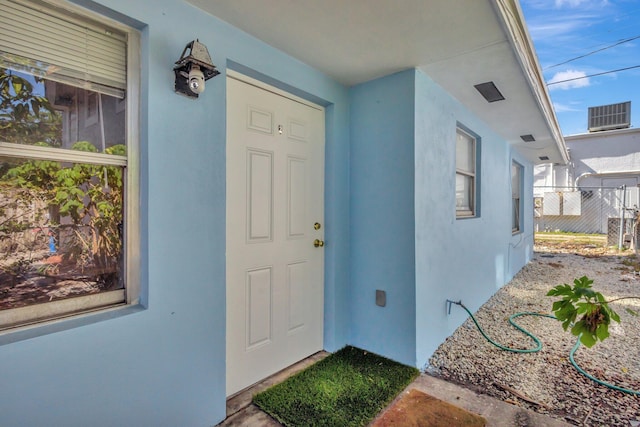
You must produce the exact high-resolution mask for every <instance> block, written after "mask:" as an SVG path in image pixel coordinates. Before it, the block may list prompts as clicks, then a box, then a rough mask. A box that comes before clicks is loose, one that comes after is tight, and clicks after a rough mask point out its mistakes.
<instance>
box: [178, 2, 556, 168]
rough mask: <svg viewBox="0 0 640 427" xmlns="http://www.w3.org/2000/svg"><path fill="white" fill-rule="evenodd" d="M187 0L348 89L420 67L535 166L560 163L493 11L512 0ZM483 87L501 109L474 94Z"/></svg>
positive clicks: (549, 131)
mask: <svg viewBox="0 0 640 427" xmlns="http://www.w3.org/2000/svg"><path fill="white" fill-rule="evenodd" d="M187 1H188V2H189V3H191V4H193V5H194V6H196V7H198V8H200V9H202V10H204V11H206V12H208V13H210V14H212V15H214V16H216V17H218V18H220V19H221V20H223V21H226V22H228V23H229V24H231V25H233V26H235V27H237V28H239V29H241V30H243V31H245V32H247V33H248V34H251V35H252V36H254V37H256V38H258V39H260V40H262V41H264V42H265V43H267V44H269V45H271V46H273V47H275V48H277V49H280V50H282V51H283V52H285V53H287V54H289V55H291V56H293V57H295V58H297V59H299V60H301V61H302V62H304V63H307V64H309V65H310V66H312V67H313V68H316V69H318V70H320V71H322V72H323V73H325V74H327V75H329V76H331V77H332V78H334V79H335V80H337V81H338V82H341V83H342V84H344V85H346V86H352V85H356V84H359V83H363V82H366V81H368V80H372V79H375V78H378V77H382V76H385V75H388V74H391V73H394V72H397V71H401V70H406V69H409V68H419V69H421V70H423V71H424V72H425V73H426V74H427V75H428V76H429V77H431V78H432V79H433V80H434V81H435V82H436V83H438V84H439V85H440V86H442V87H443V88H444V89H445V90H446V91H448V92H449V93H451V94H452V95H453V96H454V97H455V98H456V99H458V100H459V101H460V102H461V103H463V104H464V105H466V106H467V107H469V108H470V110H471V111H473V112H474V113H475V114H476V115H478V116H479V117H480V118H482V119H483V120H484V121H486V122H487V123H488V124H489V125H490V126H491V127H492V128H493V129H495V130H496V131H497V132H498V133H499V134H500V135H501V136H502V137H504V138H505V139H506V140H507V141H509V142H510V143H512V144H514V145H517V146H519V147H520V148H521V152H522V153H523V154H524V155H525V156H526V157H527V158H528V159H530V160H531V161H533V162H536V163H540V160H539V157H540V156H548V157H549V161H550V162H560V163H563V161H564V159H563V157H564V156H563V154H562V153H561V151H562V149H561V148H560V147H559V146H558V143H557V142H556V139H557V137H554V133H553V131H552V129H550V124H549V120H548V118H547V117H546V116H545V114H544V113H543V112H542V111H541V108H540V106H539V102H537V100H536V97H535V95H534V93H533V92H532V88H531V84H530V82H529V81H528V79H527V78H526V77H525V76H526V74H525V71H523V67H522V66H521V65H520V62H519V61H518V58H516V56H515V54H514V48H513V45H512V42H511V37H509V36H508V34H507V30H506V29H505V28H506V26H505V24H504V22H503V21H502V20H501V19H502V18H500V19H499V18H498V15H497V12H496V10H497V9H499V8H494V3H497V2H499V3H501V4H503V5H504V3H505V1H506V2H507V3H508V4H509V6H507V7H509V8H515V9H516V15H518V14H519V13H520V12H519V10H517V6H514V5H513V3H512V2H511V0H402V1H391V0H187ZM203 42H205V43H206V41H205V40H203ZM526 42H529V43H530V40H528V37H527V40H525V44H526ZM536 65H537V64H536ZM488 81H493V82H494V83H495V84H496V86H497V87H498V89H499V90H500V91H501V92H502V94H503V95H504V97H505V98H506V100H505V101H499V102H494V103H487V101H486V100H485V99H484V98H482V96H481V95H480V94H479V93H478V92H477V91H476V89H475V88H474V87H473V86H474V85H475V84H479V83H484V82H488ZM553 120H554V121H555V118H553ZM556 126H557V125H556ZM551 127H553V126H551ZM526 134H532V135H533V136H534V137H535V139H536V141H535V142H530V143H524V142H523V141H522V140H521V139H520V135H526ZM560 138H561V137H560ZM560 145H561V146H562V147H564V143H561V144H560Z"/></svg>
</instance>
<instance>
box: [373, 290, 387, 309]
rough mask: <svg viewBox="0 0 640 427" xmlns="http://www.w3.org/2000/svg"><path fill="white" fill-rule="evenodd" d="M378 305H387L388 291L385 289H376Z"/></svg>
mask: <svg viewBox="0 0 640 427" xmlns="http://www.w3.org/2000/svg"><path fill="white" fill-rule="evenodd" d="M376 305H379V306H380V307H384V306H386V305H387V293H386V292H385V291H381V290H380V289H376Z"/></svg>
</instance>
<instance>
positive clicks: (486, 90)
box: [473, 82, 504, 102]
mask: <svg viewBox="0 0 640 427" xmlns="http://www.w3.org/2000/svg"><path fill="white" fill-rule="evenodd" d="M473 87H475V88H476V90H477V91H478V92H480V94H481V95H482V96H483V97H484V99H486V100H487V102H496V101H502V100H503V99H504V96H503V95H502V93H500V91H499V90H498V88H497V87H496V85H495V84H494V83H493V82H486V83H480V84H477V85H473Z"/></svg>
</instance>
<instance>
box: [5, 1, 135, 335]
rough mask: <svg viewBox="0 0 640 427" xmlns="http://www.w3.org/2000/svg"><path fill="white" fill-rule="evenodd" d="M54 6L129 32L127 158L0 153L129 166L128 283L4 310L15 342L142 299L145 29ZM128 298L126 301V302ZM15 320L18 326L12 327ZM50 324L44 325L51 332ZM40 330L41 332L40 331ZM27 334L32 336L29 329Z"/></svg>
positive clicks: (45, 151) (11, 148) (42, 150)
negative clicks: (65, 321) (67, 320)
mask: <svg viewBox="0 0 640 427" xmlns="http://www.w3.org/2000/svg"><path fill="white" fill-rule="evenodd" d="M47 2H48V3H50V4H52V5H53V6H55V7H59V8H61V9H64V10H66V11H68V12H70V13H73V14H76V15H80V16H84V17H87V19H90V20H93V21H100V22H104V23H105V25H109V26H111V27H113V28H114V29H117V30H120V31H122V32H123V33H125V34H126V35H127V89H126V93H127V96H126V111H127V116H126V138H127V140H126V147H127V157H126V159H125V158H123V157H122V156H114V155H109V154H104V153H87V152H83V153H77V152H75V153H74V152H73V151H72V150H64V149H58V148H48V147H38V146H29V145H17V144H10V143H6V142H0V155H8V156H13V157H22V158H31V159H43V158H44V159H50V160H59V161H66V162H74V161H75V162H77V161H80V162H83V163H92V164H103V165H113V166H123V167H124V180H125V184H124V185H125V188H126V191H125V200H123V205H124V218H125V219H124V242H125V244H124V247H123V250H124V251H125V257H124V275H125V288H124V289H118V290H115V291H109V292H102V293H99V294H92V295H85V296H80V297H74V298H68V299H65V300H58V301H52V302H49V303H43V304H35V305H31V306H27V307H20V308H15V309H8V310H2V311H0V325H2V326H1V328H2V329H1V330H0V344H2V342H4V341H5V340H4V338H5V336H6V337H7V338H9V340H8V341H7V342H11V341H12V340H11V338H10V336H11V334H13V333H14V332H17V333H21V332H22V331H24V330H33V329H36V330H37V328H40V327H42V326H45V325H50V324H52V323H56V322H59V321H60V320H61V319H64V318H70V317H73V318H77V317H78V315H91V314H94V313H96V312H100V313H102V312H106V311H111V310H113V309H114V308H117V307H118V306H121V307H122V306H133V305H138V304H139V303H140V292H141V283H140V280H141V274H140V261H141V258H140V212H139V207H140V92H139V90H140V78H141V76H140V67H141V62H140V55H141V48H140V33H139V31H138V30H136V29H134V28H132V27H129V26H126V25H124V24H122V23H120V22H117V21H115V20H112V19H110V18H108V17H105V16H101V15H99V14H97V13H91V12H87V11H86V9H84V8H82V7H80V6H76V5H73V4H70V3H67V2H66V1H63V0H48V1H47ZM123 301H124V303H123ZM11 325H15V326H11ZM45 329H46V328H42V330H43V331H44V332H43V333H46V331H45ZM35 335H38V333H37V332H36V333H35ZM28 336H33V334H30V335H28Z"/></svg>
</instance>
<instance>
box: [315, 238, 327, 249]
mask: <svg viewBox="0 0 640 427" xmlns="http://www.w3.org/2000/svg"><path fill="white" fill-rule="evenodd" d="M313 246H315V247H316V248H321V247H323V246H324V240H320V239H316V240H314V241H313Z"/></svg>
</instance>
